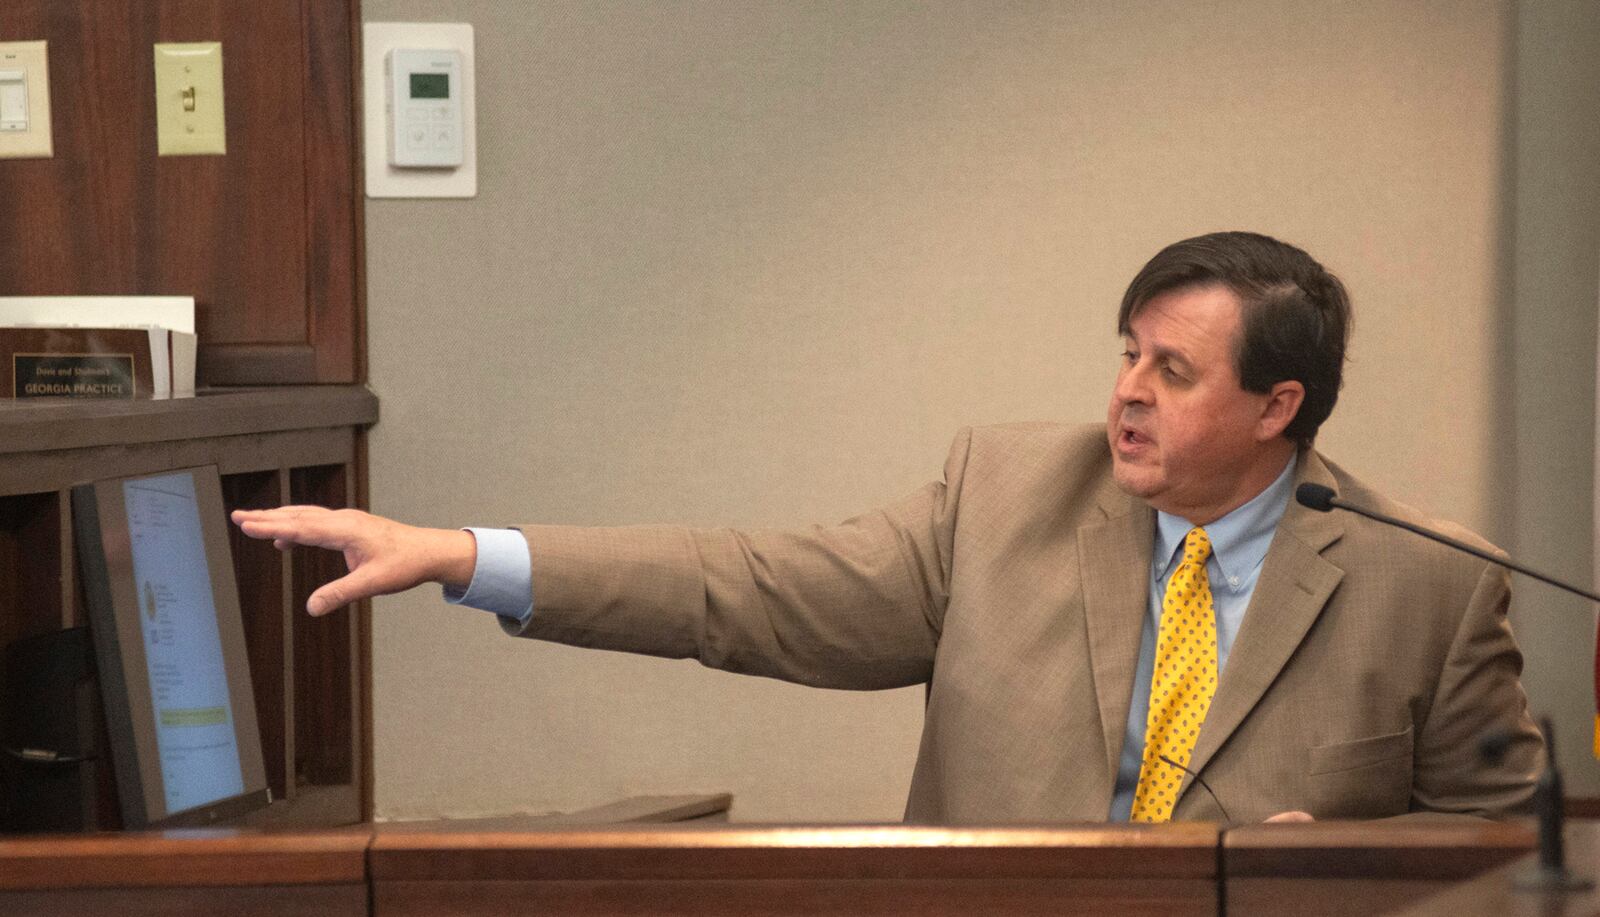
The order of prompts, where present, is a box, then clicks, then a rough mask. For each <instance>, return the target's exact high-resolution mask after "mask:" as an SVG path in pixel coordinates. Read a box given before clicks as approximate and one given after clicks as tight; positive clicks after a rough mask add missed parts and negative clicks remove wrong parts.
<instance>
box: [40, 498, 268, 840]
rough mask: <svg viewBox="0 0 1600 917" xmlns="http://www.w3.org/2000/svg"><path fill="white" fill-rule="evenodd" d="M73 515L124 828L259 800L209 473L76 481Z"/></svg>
mask: <svg viewBox="0 0 1600 917" xmlns="http://www.w3.org/2000/svg"><path fill="white" fill-rule="evenodd" d="M72 512H73V522H74V526H73V530H74V533H75V534H76V536H77V538H76V541H77V546H78V560H79V565H80V566H79V570H80V571H81V573H82V583H83V592H84V599H85V602H86V605H87V607H88V612H89V629H90V633H91V636H92V638H93V642H94V648H95V660H96V663H97V666H98V669H99V678H100V686H101V692H102V695H103V697H104V706H105V712H106V722H107V725H108V727H109V729H108V732H109V736H110V741H111V749H110V752H111V759H112V761H111V763H112V767H113V770H114V772H115V774H116V782H117V794H118V797H119V798H120V800H121V807H122V820H123V825H124V827H126V828H145V827H176V826H191V825H205V824H213V823H216V822H218V821H221V820H224V819H227V818H230V817H233V816H236V815H238V814H242V813H243V812H246V811H249V810H251V809H255V808H260V807H263V806H266V805H267V804H269V803H270V802H271V801H272V797H271V791H270V790H269V789H268V787H267V778H266V768H265V766H264V765H263V760H262V754H261V732H260V730H259V728H258V727H257V724H256V705H255V697H254V692H253V691H252V690H251V684H250V664H249V660H248V658H247V655H246V650H245V640H244V621H243V619H242V617H241V615H240V611H239V593H238V588H237V586H236V585H235V584H234V577H233V559H232V552H231V550H230V549H229V545H228V529H227V516H226V511H225V509H224V507H223V503H222V482H221V479H220V477H219V476H218V473H217V469H216V467H215V466H208V467H204V468H187V469H182V470H176V471H163V472H160V473H156V474H146V475H138V476H135V477H126V478H115V479H111V480H105V481H97V482H95V483H93V484H84V485H81V486H78V487H75V488H73V492H72Z"/></svg>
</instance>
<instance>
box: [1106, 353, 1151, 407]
mask: <svg viewBox="0 0 1600 917" xmlns="http://www.w3.org/2000/svg"><path fill="white" fill-rule="evenodd" d="M1111 394H1112V397H1114V398H1116V399H1117V400H1118V401H1120V402H1122V403H1123V404H1147V403H1149V401H1150V386H1149V379H1148V377H1147V376H1146V374H1145V371H1144V365H1143V364H1142V363H1135V364H1133V365H1132V366H1123V367H1122V371H1121V372H1119V373H1117V384H1116V386H1115V387H1114V388H1112V390H1111Z"/></svg>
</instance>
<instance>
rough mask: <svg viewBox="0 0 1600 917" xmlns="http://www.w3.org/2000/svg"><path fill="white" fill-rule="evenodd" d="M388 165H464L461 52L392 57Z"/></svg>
mask: <svg viewBox="0 0 1600 917" xmlns="http://www.w3.org/2000/svg"><path fill="white" fill-rule="evenodd" d="M388 69H389V80H388V91H387V92H386V93H385V96H386V101H387V103H388V105H387V108H388V113H389V125H390V127H389V164H390V165H392V166H397V167H400V168H425V169H436V168H451V167H455V166H459V165H461V163H462V161H463V148H464V142H463V136H462V135H463V119H462V115H461V52H460V51H455V50H446V49H440V50H420V49H411V48H396V49H394V50H392V51H390V52H389V67H388Z"/></svg>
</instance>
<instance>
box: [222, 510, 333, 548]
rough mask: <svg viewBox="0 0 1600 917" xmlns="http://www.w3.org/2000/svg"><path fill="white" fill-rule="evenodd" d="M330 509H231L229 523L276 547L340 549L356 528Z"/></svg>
mask: <svg viewBox="0 0 1600 917" xmlns="http://www.w3.org/2000/svg"><path fill="white" fill-rule="evenodd" d="M348 519H349V517H348V516H342V515H340V514H339V513H337V512H335V511H334V510H330V509H324V508H322V507H319V506H285V507H280V508H279V509H270V510H235V511H234V513H233V521H234V523H235V524H237V525H238V526H239V529H240V531H242V532H244V533H245V534H246V535H249V536H250V537H251V538H261V539H271V540H272V543H273V544H274V545H276V546H278V547H279V548H282V547H284V546H285V545H286V544H306V545H313V546H315V547H319V548H333V549H335V550H340V549H343V548H344V547H345V546H346V545H347V544H349V542H350V541H351V540H352V539H354V538H355V537H356V534H357V533H356V529H355V527H354V526H353V525H351V524H350V522H349V521H348Z"/></svg>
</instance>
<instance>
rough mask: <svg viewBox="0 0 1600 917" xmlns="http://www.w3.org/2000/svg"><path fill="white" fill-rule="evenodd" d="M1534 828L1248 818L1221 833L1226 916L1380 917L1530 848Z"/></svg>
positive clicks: (1479, 824) (1470, 823)
mask: <svg viewBox="0 0 1600 917" xmlns="http://www.w3.org/2000/svg"><path fill="white" fill-rule="evenodd" d="M1533 842H1534V838H1533V834H1532V832H1530V831H1529V830H1528V829H1527V828H1525V827H1522V826H1520V825H1511V824H1498V823H1493V822H1467V823H1461V822H1456V821H1453V820H1452V821H1443V820H1441V821H1436V822H1433V821H1418V822H1416V823H1384V822H1317V823H1311V824H1284V825H1249V826H1245V827H1241V828H1234V829H1231V830H1229V831H1228V832H1227V833H1226V834H1225V835H1224V837H1223V839H1222V872H1223V876H1224V880H1223V894H1224V898H1225V901H1226V910H1227V912H1228V913H1229V914H1232V915H1242V917H1252V915H1258V914H1260V915H1267V914H1274V915H1275V914H1285V913H1294V914H1308V915H1327V917H1335V915H1340V917H1342V915H1352V917H1355V915H1360V917H1366V915H1369V914H1381V913H1386V912H1390V911H1393V910H1395V909H1398V908H1401V907H1404V906H1406V905H1407V904H1410V903H1412V902H1416V901H1420V900H1422V899H1424V898H1426V897H1427V896H1428V895H1431V894H1434V893H1436V892H1438V891H1440V890H1442V889H1444V888H1448V887H1450V886H1452V885H1455V884H1457V883H1460V882H1462V881H1464V880H1466V879H1470V878H1472V877H1474V876H1477V875H1480V874H1482V873H1484V872H1486V871H1488V870H1491V869H1493V868H1495V867H1496V866H1500V865H1503V864H1504V863H1506V862H1508V861H1510V860H1513V859H1516V858H1517V857H1520V856H1522V855H1524V854H1526V853H1527V851H1528V850H1530V849H1531V848H1532V845H1533Z"/></svg>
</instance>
